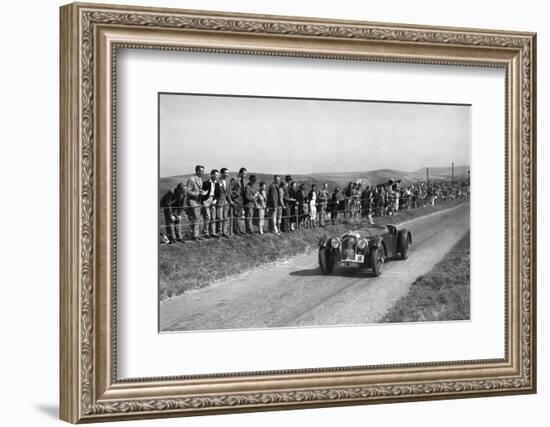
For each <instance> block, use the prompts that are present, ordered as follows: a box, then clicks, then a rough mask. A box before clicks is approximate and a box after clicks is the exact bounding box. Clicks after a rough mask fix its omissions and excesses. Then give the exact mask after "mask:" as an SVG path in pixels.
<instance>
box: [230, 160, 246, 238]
mask: <svg viewBox="0 0 550 427" xmlns="http://www.w3.org/2000/svg"><path fill="white" fill-rule="evenodd" d="M246 175H247V170H246V168H240V169H239V175H238V176H237V178H231V181H230V183H229V197H230V198H231V207H232V209H233V233H234V234H236V235H240V234H244V233H243V231H242V228H241V217H242V215H243V208H244V188H245V182H244V180H245V178H246Z"/></svg>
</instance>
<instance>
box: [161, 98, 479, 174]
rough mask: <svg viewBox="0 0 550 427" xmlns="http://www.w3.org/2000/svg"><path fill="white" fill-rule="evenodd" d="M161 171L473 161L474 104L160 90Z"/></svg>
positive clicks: (407, 167)
mask: <svg viewBox="0 0 550 427" xmlns="http://www.w3.org/2000/svg"><path fill="white" fill-rule="evenodd" d="M159 108H160V111H159V119H160V122H159V136H160V141H159V155H160V176H161V177H167V176H174V175H183V174H189V173H193V172H194V168H195V165H197V164H201V165H204V166H205V168H206V171H209V170H210V169H221V168H222V167H227V168H228V169H229V170H230V171H235V170H238V169H239V168H240V167H246V168H247V169H248V170H249V171H254V172H262V173H270V174H271V173H273V174H275V173H278V174H292V173H294V174H308V173H314V172H315V173H321V172H352V171H370V170H377V169H397V170H402V171H415V170H418V169H420V168H422V167H426V166H429V167H435V166H450V164H451V162H454V163H455V165H456V166H468V165H469V164H470V135H471V134H470V126H471V125H470V118H471V116H470V108H471V107H470V106H467V105H446V104H408V103H386V102H368V101H350V100H319V99H289V98H259V97H236V96H212V95H186V94H161V95H160V98H159Z"/></svg>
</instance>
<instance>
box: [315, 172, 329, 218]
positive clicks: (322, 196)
mask: <svg viewBox="0 0 550 427" xmlns="http://www.w3.org/2000/svg"><path fill="white" fill-rule="evenodd" d="M329 199H330V194H329V193H328V184H327V183H326V182H323V188H321V190H319V192H318V193H317V200H318V202H317V206H318V207H319V225H320V226H321V227H324V226H325V219H326V218H325V217H326V215H327V206H328V201H329Z"/></svg>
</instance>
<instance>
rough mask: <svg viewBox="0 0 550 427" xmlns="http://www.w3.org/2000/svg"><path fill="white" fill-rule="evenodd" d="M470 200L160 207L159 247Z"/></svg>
mask: <svg viewBox="0 0 550 427" xmlns="http://www.w3.org/2000/svg"><path fill="white" fill-rule="evenodd" d="M468 198H469V195H468V194H466V193H464V194H461V195H454V194H451V195H433V196H427V195H426V196H423V197H415V196H407V197H401V198H399V199H393V200H391V199H390V200H384V201H380V200H378V201H377V200H375V199H372V198H371V199H362V198H359V199H353V198H346V199H344V200H340V201H338V202H336V203H335V202H328V203H324V204H323V203H317V204H315V205H314V208H312V206H311V205H310V203H309V201H308V202H307V203H306V202H304V203H298V202H296V203H293V204H291V205H289V206H285V207H284V208H283V207H278V208H267V207H262V206H257V205H256V206H243V205H239V204H236V203H234V204H233V205H224V206H216V205H210V206H202V205H197V206H170V207H161V208H160V215H159V219H160V220H159V228H160V242H161V243H168V242H172V241H176V240H189V239H191V238H206V237H220V236H224V237H231V236H233V235H235V234H253V233H254V234H256V233H259V234H263V233H273V232H277V233H280V232H283V233H284V232H293V231H297V230H301V229H309V228H315V227H319V226H324V225H329V224H331V225H336V224H345V223H347V224H355V225H357V224H359V223H361V222H363V221H369V222H370V221H371V220H372V218H375V217H384V216H393V215H396V214H397V213H398V212H400V211H404V210H409V209H416V208H420V207H426V206H436V205H439V204H442V203H445V202H446V201H448V200H457V199H464V200H465V199H468Z"/></svg>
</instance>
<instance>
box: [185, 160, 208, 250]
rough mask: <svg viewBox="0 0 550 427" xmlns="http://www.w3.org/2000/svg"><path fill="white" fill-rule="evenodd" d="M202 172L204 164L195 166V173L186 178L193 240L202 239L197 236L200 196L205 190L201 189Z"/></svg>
mask: <svg viewBox="0 0 550 427" xmlns="http://www.w3.org/2000/svg"><path fill="white" fill-rule="evenodd" d="M203 173H204V166H201V165H197V166H195V175H193V176H192V177H190V178H189V179H188V180H187V187H186V190H187V206H188V210H187V212H188V215H189V219H190V220H191V230H192V234H193V237H192V239H193V240H194V241H197V240H202V237H201V236H199V225H200V224H199V221H200V217H201V198H202V196H204V195H205V194H207V192H206V191H204V190H203V189H202V174H203Z"/></svg>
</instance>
